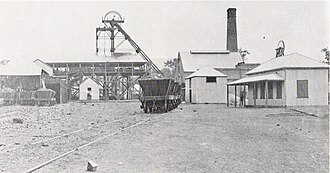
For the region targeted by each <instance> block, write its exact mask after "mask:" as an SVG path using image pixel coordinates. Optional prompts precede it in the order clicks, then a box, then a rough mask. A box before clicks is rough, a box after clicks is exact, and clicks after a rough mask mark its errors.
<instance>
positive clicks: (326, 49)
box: [321, 47, 330, 64]
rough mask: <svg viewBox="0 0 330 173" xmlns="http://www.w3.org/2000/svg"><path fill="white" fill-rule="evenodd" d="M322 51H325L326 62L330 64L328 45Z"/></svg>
mask: <svg viewBox="0 0 330 173" xmlns="http://www.w3.org/2000/svg"><path fill="white" fill-rule="evenodd" d="M321 52H324V58H325V60H326V61H325V62H326V63H327V64H330V62H329V57H330V51H329V49H328V47H326V48H323V49H321Z"/></svg>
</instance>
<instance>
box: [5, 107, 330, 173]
mask: <svg viewBox="0 0 330 173" xmlns="http://www.w3.org/2000/svg"><path fill="white" fill-rule="evenodd" d="M139 105H140V103H139V102H137V101H126V102H124V101H117V102H107V103H94V104H93V105H92V103H88V104H83V103H75V102H71V103H68V104H63V105H55V106H53V107H34V106H8V107H0V156H1V157H0V172H24V171H26V170H29V169H30V168H32V167H35V166H37V165H39V164H42V163H44V162H46V161H48V160H50V159H52V158H54V157H56V156H59V155H61V154H63V153H66V152H68V151H70V150H74V149H75V148H77V147H79V146H81V145H84V144H86V143H88V142H91V141H93V140H96V139H99V138H102V137H104V136H106V135H109V136H108V137H106V138H102V139H101V140H99V141H97V142H95V143H91V144H90V145H86V146H85V147H83V148H80V149H78V150H76V151H74V152H72V153H70V154H69V155H67V156H65V157H62V158H60V159H58V160H56V161H54V162H52V163H50V164H48V165H46V166H45V167H42V168H40V169H38V170H36V171H35V172H40V173H41V172H70V173H71V172H79V173H80V172H86V165H87V161H89V160H92V161H94V162H95V163H97V164H98V167H97V171H96V172H104V173H108V172H299V173H300V172H329V145H328V144H329V119H328V117H326V118H317V117H312V116H307V115H305V114H302V113H297V112H294V111H291V110H288V109H284V108H267V109H266V108H260V109H253V108H248V109H247V108H227V107H225V106H224V105H216V104H203V105H197V104H181V105H179V107H178V108H177V109H175V110H173V111H171V112H169V113H157V114H144V113H143V112H142V110H141V109H140V108H139ZM13 118H20V119H22V120H23V123H22V124H20V123H13ZM136 123H140V124H138V125H136V126H133V127H131V128H128V127H130V126H132V125H134V124H136ZM126 128H127V129H126ZM114 132H118V133H116V134H114ZM111 134H113V135H111Z"/></svg>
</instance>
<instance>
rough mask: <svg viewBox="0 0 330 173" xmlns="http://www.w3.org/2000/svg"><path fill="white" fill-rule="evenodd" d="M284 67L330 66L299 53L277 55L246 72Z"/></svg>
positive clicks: (252, 72) (258, 71)
mask: <svg viewBox="0 0 330 173" xmlns="http://www.w3.org/2000/svg"><path fill="white" fill-rule="evenodd" d="M282 68H329V65H327V64H325V63H322V62H319V61H316V60H314V59H312V58H309V57H307V56H304V55H301V54H299V53H292V54H289V55H285V56H281V57H275V58H272V59H270V60H268V61H267V62H265V63H263V64H261V65H260V66H258V67H256V68H254V69H252V70H250V71H249V72H247V73H246V74H247V75H248V74H254V73H260V72H265V71H271V70H275V69H282Z"/></svg>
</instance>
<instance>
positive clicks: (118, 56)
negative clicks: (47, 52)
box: [44, 53, 147, 63]
mask: <svg viewBox="0 0 330 173" xmlns="http://www.w3.org/2000/svg"><path fill="white" fill-rule="evenodd" d="M44 61H45V62H46V63H93V62H95V63H98V62H101V63H103V62H125V63H127V62H132V63H135V62H139V63H147V61H146V60H144V59H143V58H142V57H141V56H140V55H138V54H132V53H115V55H114V56H104V55H98V56H97V55H91V56H85V57H77V58H65V59H63V58H62V59H61V60H44Z"/></svg>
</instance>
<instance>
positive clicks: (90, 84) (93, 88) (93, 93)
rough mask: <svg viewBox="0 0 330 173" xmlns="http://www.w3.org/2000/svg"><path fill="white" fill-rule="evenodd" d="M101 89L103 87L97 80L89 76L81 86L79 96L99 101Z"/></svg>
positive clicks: (82, 98)
mask: <svg viewBox="0 0 330 173" xmlns="http://www.w3.org/2000/svg"><path fill="white" fill-rule="evenodd" d="M101 89H103V87H102V86H101V85H100V84H99V83H98V82H97V81H95V80H93V79H91V78H87V79H86V80H84V81H83V82H82V83H81V84H80V86H79V98H80V100H94V101H98V100H99V99H100V90H101Z"/></svg>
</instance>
